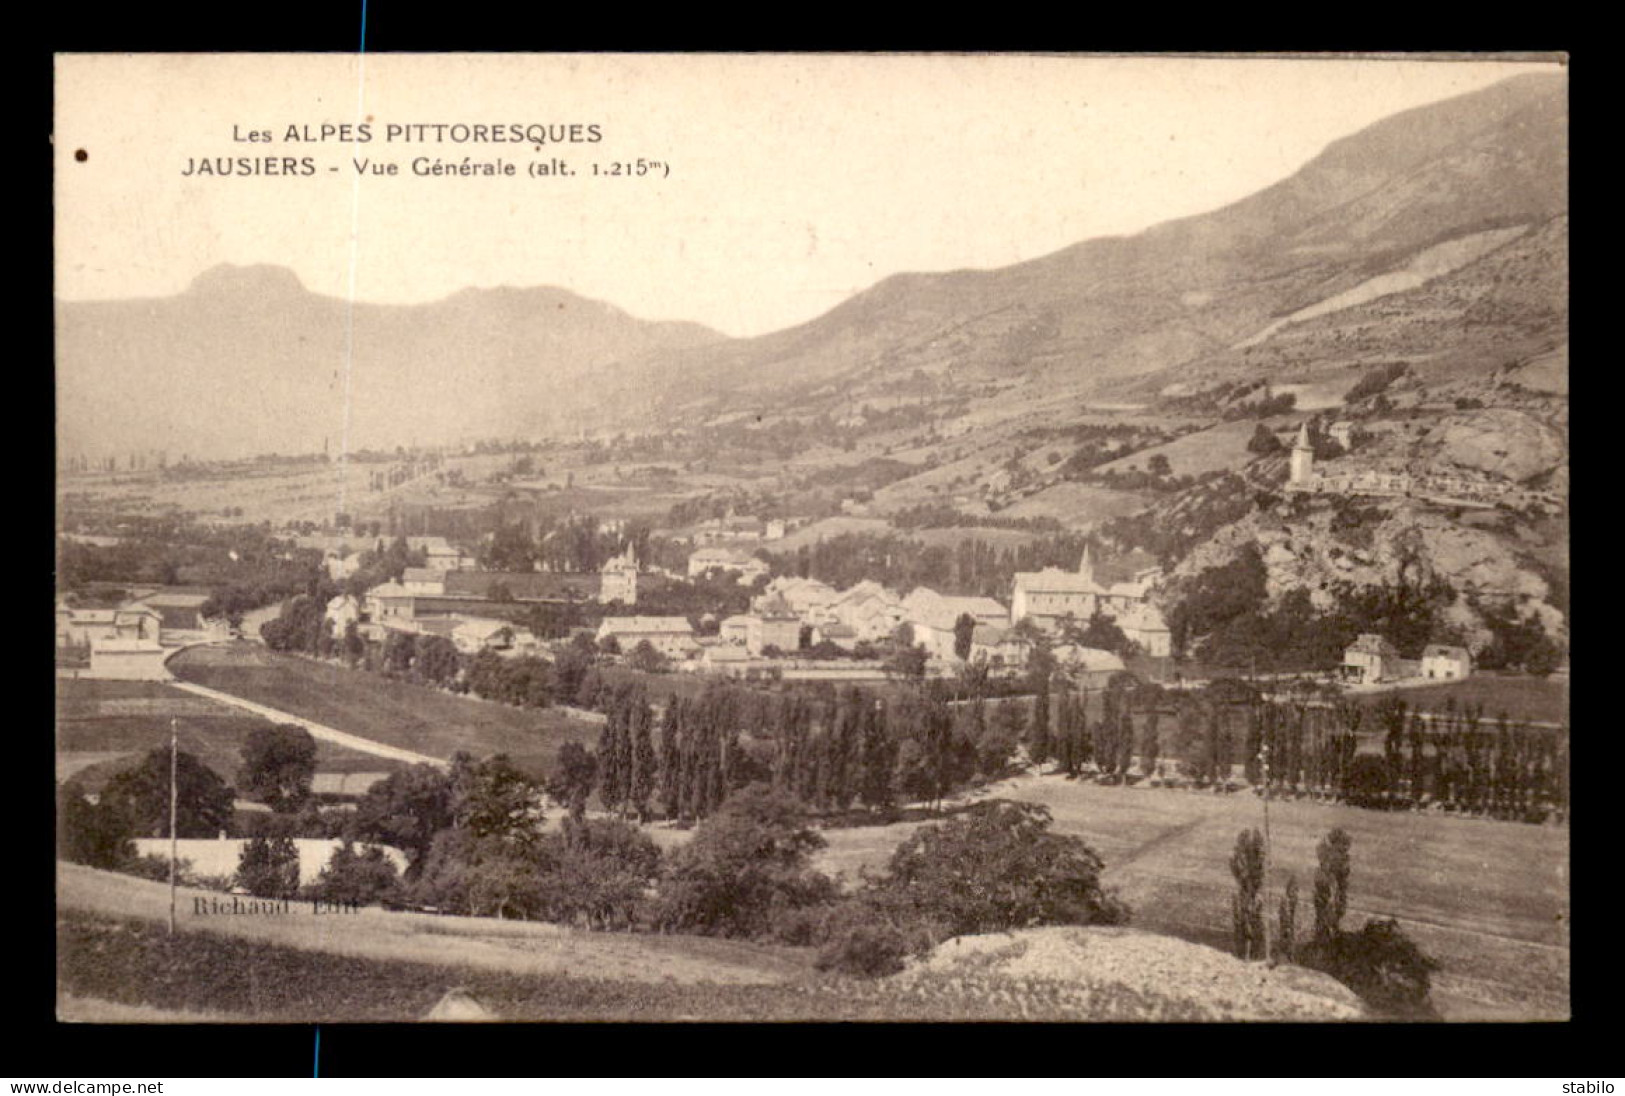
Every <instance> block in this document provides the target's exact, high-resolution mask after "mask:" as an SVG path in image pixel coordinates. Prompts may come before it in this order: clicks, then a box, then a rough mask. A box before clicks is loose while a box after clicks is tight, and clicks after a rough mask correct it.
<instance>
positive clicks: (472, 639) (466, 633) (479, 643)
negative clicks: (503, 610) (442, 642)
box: [451, 619, 515, 655]
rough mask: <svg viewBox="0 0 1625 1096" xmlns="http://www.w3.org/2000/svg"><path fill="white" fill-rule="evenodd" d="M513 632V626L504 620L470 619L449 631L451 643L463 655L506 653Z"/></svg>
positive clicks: (512, 637)
mask: <svg viewBox="0 0 1625 1096" xmlns="http://www.w3.org/2000/svg"><path fill="white" fill-rule="evenodd" d="M514 632H515V629H514V626H513V625H512V624H509V623H508V622H507V621H504V620H483V619H471V620H464V621H460V622H459V623H458V624H457V625H456V626H455V627H453V628H452V629H451V641H452V642H453V643H454V644H456V645H457V649H458V650H459V651H461V652H463V653H464V654H470V655H473V654H479V653H480V652H481V651H486V650H490V651H506V650H508V649H510V648H512V647H513V641H514Z"/></svg>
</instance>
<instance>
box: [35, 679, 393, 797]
mask: <svg viewBox="0 0 1625 1096" xmlns="http://www.w3.org/2000/svg"><path fill="white" fill-rule="evenodd" d="M171 720H174V721H175V731H176V737H177V738H178V740H179V742H180V748H181V749H182V750H183V751H185V752H187V753H191V754H193V755H195V756H196V757H197V758H198V759H199V760H201V761H202V762H203V763H204V764H205V765H207V766H208V767H209V768H211V769H213V770H214V771H215V773H216V774H217V775H218V776H219V777H220V778H221V779H222V780H224V781H226V782H227V783H228V784H230V783H233V782H235V780H236V779H237V772H238V769H239V768H240V767H241V765H242V748H243V745H244V743H245V742H246V741H247V740H248V736H249V734H250V733H252V732H253V731H254V730H255V729H256V728H259V727H268V726H270V725H271V724H270V722H269V721H267V720H264V719H261V718H259V717H258V716H254V715H250V714H248V713H246V712H242V711H239V710H238V709H236V708H231V707H227V706H226V705H224V704H217V703H215V702H214V701H211V700H206V699H204V698H202V697H197V696H193V695H191V694H190V693H186V692H183V691H182V690H180V689H177V688H175V687H174V686H172V685H165V684H163V683H161V682H155V681H90V680H76V679H72V678H58V679H57V711H56V771H57V779H59V780H63V779H67V778H69V777H73V778H74V779H75V782H76V783H78V784H79V785H80V786H81V787H82V788H84V789H85V790H86V791H91V792H94V791H99V790H100V789H101V787H102V785H103V784H105V783H106V782H107V780H108V779H110V778H111V777H112V775H113V774H114V773H115V772H118V771H120V770H121V769H123V768H125V767H127V766H129V765H132V764H134V763H135V762H136V761H137V760H138V759H139V758H140V757H141V756H142V755H143V754H145V753H146V752H147V751H148V750H152V749H156V748H161V747H165V746H167V745H168V744H169V737H170V721H171ZM398 767H399V765H398V764H397V763H395V762H392V761H388V760H385V759H383V758H378V757H374V756H373V755H371V754H365V753H361V752H359V751H356V750H351V749H347V748H345V747H343V746H337V745H334V744H332V743H329V742H321V741H318V742H317V743H316V770H317V771H318V772H325V773H352V772H389V771H392V770H393V769H396V768H398Z"/></svg>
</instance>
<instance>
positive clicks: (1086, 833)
mask: <svg viewBox="0 0 1625 1096" xmlns="http://www.w3.org/2000/svg"><path fill="white" fill-rule="evenodd" d="M1568 131H1569V114H1568V60H1567V58H1566V57H1564V56H1563V55H1554V54H1536V53H1525V54H1452V55H1403V56H1401V55H1370V56H1353V55H1341V54H1338V55H1333V54H1324V55H1312V54H1309V55H1279V56H1272V55H1252V56H1238V55H1230V54H1226V55H1218V54H1214V55H1200V54H1196V55H1179V56H1172V55H1074V54H1024V53H976V54H970V53H892V54H885V53H876V54H821V55H820V54H796V53H783V54H775V53H762V54H704V53H700V54H519V53H494V54H463V53H367V52H364V51H363V52H359V53H285V54H266V53H258V54H229V55H228V54H210V53H145V54H113V53H62V54H58V55H56V56H55V57H54V107H53V134H52V141H53V144H52V149H51V156H52V161H53V168H52V171H53V195H52V196H53V201H54V210H53V221H52V238H53V246H54V288H53V302H54V348H55V349H54V353H55V362H54V367H55V370H54V375H55V388H54V400H55V406H54V414H55V460H56V465H55V531H54V537H55V560H56V570H55V574H54V583H55V590H54V598H55V620H56V642H55V663H54V668H55V687H54V695H55V739H54V742H55V751H54V754H55V770H56V771H55V809H56V815H55V842H56V869H55V870H56V891H55V923H56V941H55V954H56V1016H57V1018H58V1020H60V1021H63V1022H70V1023H85V1024H120V1025H124V1024H129V1025H137V1024H145V1025H171V1024H204V1025H210V1024H216V1025H218V1024H268V1023H276V1024H313V1023H321V1024H335V1023H377V1022H386V1023H412V1024H416V1023H437V1022H452V1023H459V1022H461V1023H477V1022H508V1023H513V1022H520V1023H524V1022H557V1021H611V1022H651V1021H653V1022H695V1021H701V1022H705V1021H712V1022H748V1023H760V1022H773V1021H824V1022H829V1021H839V1022H850V1021H858V1022H874V1021H887V1022H890V1021H927V1022H961V1021H1047V1022H1056V1021H1060V1022H1136V1023H1139V1022H1143V1023H1162V1022H1180V1023H1188V1022H1193V1021H1194V1022H1238V1021H1241V1022H1263V1023H1275V1022H1291V1023H1304V1022H1314V1023H1321V1022H1328V1023H1330V1022H1344V1023H1361V1024H1369V1023H1379V1022H1390V1021H1396V1020H1398V1021H1410V1022H1418V1021H1421V1022H1444V1023H1456V1024H1459V1023H1463V1022H1468V1023H1470V1022H1482V1021H1523V1022H1528V1021H1565V1020H1569V1019H1570V1018H1571V1017H1572V1014H1573V1010H1572V1007H1571V991H1570V940H1569V921H1570V909H1571V893H1570V881H1571V876H1570V834H1569V774H1570V757H1569V723H1570V718H1569V707H1570V696H1569V650H1570V633H1569V613H1570V610H1569V573H1570V534H1569V433H1568V415H1569V403H1568V372H1569V360H1568V359H1569V355H1568V340H1569V316H1568V299H1569V251H1568V193H1569V164H1568V145H1569V136H1568ZM265 1030H266V1029H264V1028H256V1029H255V1031H256V1033H260V1032H263V1031H265ZM668 1030H669V1029H668ZM317 1046H318V1048H319V1046H320V1044H319V1042H318V1044H317ZM1150 1068H1153V1069H1155V1068H1157V1067H1155V1066H1153V1067H1150Z"/></svg>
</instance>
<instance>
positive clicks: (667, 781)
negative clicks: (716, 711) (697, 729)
mask: <svg viewBox="0 0 1625 1096" xmlns="http://www.w3.org/2000/svg"><path fill="white" fill-rule="evenodd" d="M686 703H687V701H685V700H682V699H679V698H676V697H673V698H672V700H671V702H670V703H668V704H667V705H666V714H665V715H664V717H662V719H661V721H660V804H661V806H662V807H663V808H664V809H665V812H666V816H667V817H668V818H677V817H679V816H680V813H681V810H682V802H681V800H682V786H683V784H682V781H683V743H682V720H683V706H684V705H685V704H686Z"/></svg>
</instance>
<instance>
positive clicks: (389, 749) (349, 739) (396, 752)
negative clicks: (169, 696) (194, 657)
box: [170, 681, 451, 769]
mask: <svg viewBox="0 0 1625 1096" xmlns="http://www.w3.org/2000/svg"><path fill="white" fill-rule="evenodd" d="M170 684H171V685H173V686H174V687H175V688H177V689H184V690H186V691H187V692H189V693H192V694H193V695H195V696H201V697H204V698H206V699H208V700H213V701H216V702H218V703H221V704H229V705H231V706H232V707H234V708H241V709H242V710H243V711H245V712H253V713H254V714H255V715H258V716H263V717H265V718H266V719H269V720H271V721H272V722H274V723H292V724H294V725H295V726H299V727H303V728H304V729H305V730H307V731H309V732H310V733H311V736H312V737H314V738H319V739H321V740H322V741H324V742H331V743H333V744H334V745H336V746H345V747H348V748H349V749H352V750H357V751H359V752H361V753H368V754H372V755H373V756H374V757H387V758H389V759H390V760H391V761H404V762H406V763H407V764H409V765H433V766H434V767H435V768H437V769H449V768H450V767H451V766H450V763H449V762H446V761H442V760H441V759H440V758H438V757H430V756H429V755H427V754H420V753H414V752H413V751H411V750H403V749H401V748H400V747H399V746H386V745H384V744H383V743H382V742H374V741H373V740H372V739H370V738H361V737H358V736H357V735H353V734H347V733H345V732H344V731H339V730H334V729H333V728H332V727H329V726H326V725H325V724H321V723H317V722H314V721H313V720H309V719H306V718H305V717H304V716H301V715H294V714H293V713H291V712H284V711H281V710H279V709H277V708H271V707H267V706H266V705H264V704H256V703H255V702H254V701H252V700H244V699H243V698H242V697H240V696H232V695H231V694H230V693H223V692H221V691H220V690H218V689H211V688H209V687H208V686H206V685H194V684H192V683H191V682H190V681H174V682H171V683H170Z"/></svg>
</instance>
